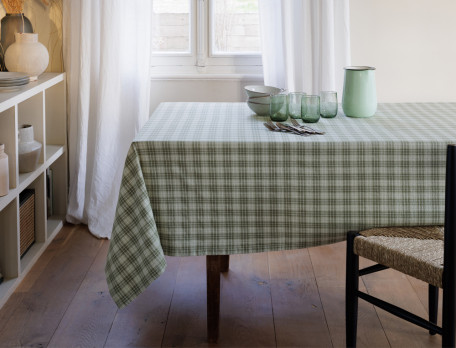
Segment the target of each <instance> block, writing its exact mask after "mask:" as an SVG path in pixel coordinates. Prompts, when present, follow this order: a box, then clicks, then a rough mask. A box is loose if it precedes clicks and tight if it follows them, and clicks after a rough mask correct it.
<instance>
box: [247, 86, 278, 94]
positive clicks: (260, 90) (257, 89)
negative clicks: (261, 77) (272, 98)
mask: <svg viewBox="0 0 456 348" xmlns="http://www.w3.org/2000/svg"><path fill="white" fill-rule="evenodd" d="M244 89H245V92H246V93H247V96H249V97H266V96H269V95H271V94H279V93H281V92H283V91H284V89H283V88H278V87H272V86H256V85H251V86H245V87H244Z"/></svg>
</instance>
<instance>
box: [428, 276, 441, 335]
mask: <svg viewBox="0 0 456 348" xmlns="http://www.w3.org/2000/svg"><path fill="white" fill-rule="evenodd" d="M428 289H429V292H428V306H429V321H430V322H431V323H432V324H436V325H437V312H438V308H439V288H438V287H436V286H434V285H431V284H429V287H428ZM429 334H430V335H435V334H436V332H435V331H433V330H429Z"/></svg>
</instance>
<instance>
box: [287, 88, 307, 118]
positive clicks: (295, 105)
mask: <svg viewBox="0 0 456 348" xmlns="http://www.w3.org/2000/svg"><path fill="white" fill-rule="evenodd" d="M305 95H306V93H302V92H292V93H288V96H287V103H288V116H289V117H291V118H301V100H302V97H303V96H305Z"/></svg>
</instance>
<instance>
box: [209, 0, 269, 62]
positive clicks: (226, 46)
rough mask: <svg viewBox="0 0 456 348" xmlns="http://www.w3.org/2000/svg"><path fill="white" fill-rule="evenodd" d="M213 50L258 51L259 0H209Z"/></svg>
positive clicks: (228, 51) (226, 51)
mask: <svg viewBox="0 0 456 348" xmlns="http://www.w3.org/2000/svg"><path fill="white" fill-rule="evenodd" d="M211 5H212V11H211V13H212V20H211V23H212V25H211V31H212V32H211V37H212V45H213V46H212V51H213V53H219V54H220V53H259V52H260V26H259V16H258V0H212V2H211Z"/></svg>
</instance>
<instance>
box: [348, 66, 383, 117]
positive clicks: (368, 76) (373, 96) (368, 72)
mask: <svg viewBox="0 0 456 348" xmlns="http://www.w3.org/2000/svg"><path fill="white" fill-rule="evenodd" d="M344 69H345V78H344V91H343V94H342V109H343V110H344V114H345V115H347V116H350V117H371V116H373V115H374V114H375V112H376V111H377V91H376V87H375V68H373V67H371V66H346V67H345V68H344Z"/></svg>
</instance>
